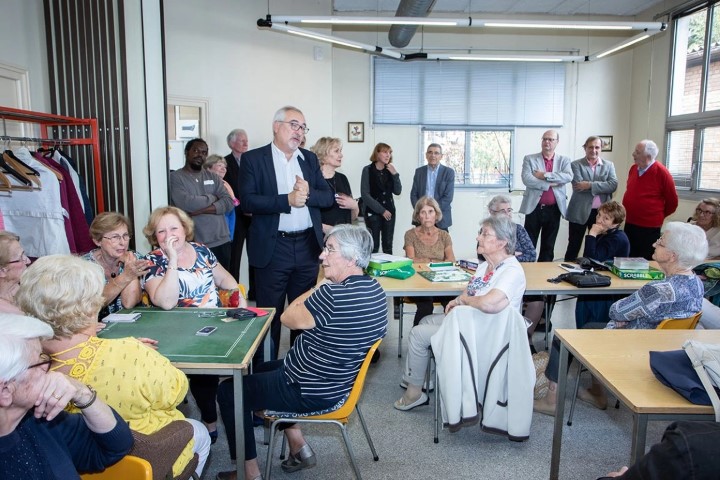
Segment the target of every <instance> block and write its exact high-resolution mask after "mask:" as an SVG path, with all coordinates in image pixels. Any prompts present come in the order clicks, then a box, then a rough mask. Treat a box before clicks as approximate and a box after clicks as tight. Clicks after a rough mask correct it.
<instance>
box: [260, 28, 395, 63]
mask: <svg viewBox="0 0 720 480" xmlns="http://www.w3.org/2000/svg"><path fill="white" fill-rule="evenodd" d="M261 28H269V29H270V30H279V31H281V32H285V33H290V34H293V35H299V36H301V37H306V38H310V39H313V40H319V41H321V42H328V43H334V44H336V45H343V46H345V47H350V48H356V49H358V50H364V51H366V52H368V53H375V54H378V55H384V56H386V57H390V58H395V59H398V60H399V59H401V58H402V54H401V53H400V52H396V51H395V50H390V49H387V48H382V47H378V46H375V45H368V44H366V43H361V42H356V41H354V40H348V39H345V38H340V37H336V36H334V35H325V34H324V33H318V32H314V31H312V30H307V29H304V28H298V27H291V26H289V25H285V24H281V23H272V24H270V25H269V26H268V25H262V26H261Z"/></svg>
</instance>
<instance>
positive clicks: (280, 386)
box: [218, 360, 337, 460]
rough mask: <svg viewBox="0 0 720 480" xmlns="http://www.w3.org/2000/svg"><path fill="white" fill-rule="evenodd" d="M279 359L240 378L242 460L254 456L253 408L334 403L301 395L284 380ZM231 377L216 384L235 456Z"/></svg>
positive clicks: (302, 408) (303, 408) (307, 408)
mask: <svg viewBox="0 0 720 480" xmlns="http://www.w3.org/2000/svg"><path fill="white" fill-rule="evenodd" d="M283 361H284V360H275V361H272V362H266V363H263V364H260V365H258V367H257V368H256V369H255V372H256V373H254V374H252V375H248V376H247V377H245V379H244V380H243V407H244V411H243V416H244V422H243V424H244V427H245V428H244V435H245V460H252V459H253V458H257V450H256V448H255V434H254V433H253V418H252V415H253V412H254V411H255V410H265V409H268V410H275V411H277V412H297V413H308V412H315V411H318V410H324V409H326V408H329V407H331V406H333V405H335V404H336V403H337V400H331V401H328V400H323V399H316V398H315V397H304V396H302V395H301V393H300V386H299V385H298V384H288V383H287V379H286V377H285V374H284V373H283ZM233 387H234V385H233V381H232V379H228V380H225V381H224V382H222V383H221V384H220V387H219V388H218V405H220V416H221V417H222V421H223V424H224V425H225V433H226V435H227V440H228V448H229V449H230V458H231V459H233V460H235V457H236V455H235V449H236V445H237V439H236V438H235V397H234V395H233Z"/></svg>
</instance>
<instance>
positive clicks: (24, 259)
mask: <svg viewBox="0 0 720 480" xmlns="http://www.w3.org/2000/svg"><path fill="white" fill-rule="evenodd" d="M28 260H30V259H29V258H28V256H27V255H25V252H23V253H22V254H21V255H20V258H18V259H17V260H13V261H11V262H7V263H6V265H10V264H11V263H20V262H22V263H27V261H28Z"/></svg>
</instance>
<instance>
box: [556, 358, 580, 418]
mask: <svg viewBox="0 0 720 480" xmlns="http://www.w3.org/2000/svg"><path fill="white" fill-rule="evenodd" d="M586 371H587V369H586V368H585V367H584V366H583V365H582V364H581V363H580V362H578V372H577V379H576V380H575V389H574V390H573V396H572V400H571V401H570V415H569V416H568V420H567V426H568V427H570V426H572V419H573V413H575V402H577V394H578V391H579V390H580V375H581V374H582V373H583V372H586ZM564 401H565V399H564V398H558V402H564Z"/></svg>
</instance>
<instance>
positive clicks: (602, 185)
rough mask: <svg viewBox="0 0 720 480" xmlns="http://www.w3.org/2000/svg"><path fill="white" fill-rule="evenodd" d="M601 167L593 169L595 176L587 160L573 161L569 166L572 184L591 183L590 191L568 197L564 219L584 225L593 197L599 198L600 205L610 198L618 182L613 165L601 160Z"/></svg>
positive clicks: (575, 193)
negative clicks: (571, 173)
mask: <svg viewBox="0 0 720 480" xmlns="http://www.w3.org/2000/svg"><path fill="white" fill-rule="evenodd" d="M602 162H603V163H602V165H600V164H598V166H597V167H595V174H593V171H592V168H590V164H589V163H588V161H587V158H585V157H583V158H581V159H578V160H575V161H574V162H572V164H570V168H572V172H573V183H575V182H592V188H591V189H590V190H584V191H582V192H575V191H573V194H572V197H570V203H569V204H568V208H567V215H566V216H565V218H567V219H568V221H569V222H573V223H585V222H587V220H588V218H589V217H590V210H592V202H593V197H594V196H595V195H599V196H600V201H601V202H602V203H605V202H607V201H608V200H610V199H611V198H612V194H613V193H614V192H615V190H616V189H617V185H618V180H617V175H615V165H613V163H612V162H611V161H610V160H605V159H604V158H603V159H602Z"/></svg>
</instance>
